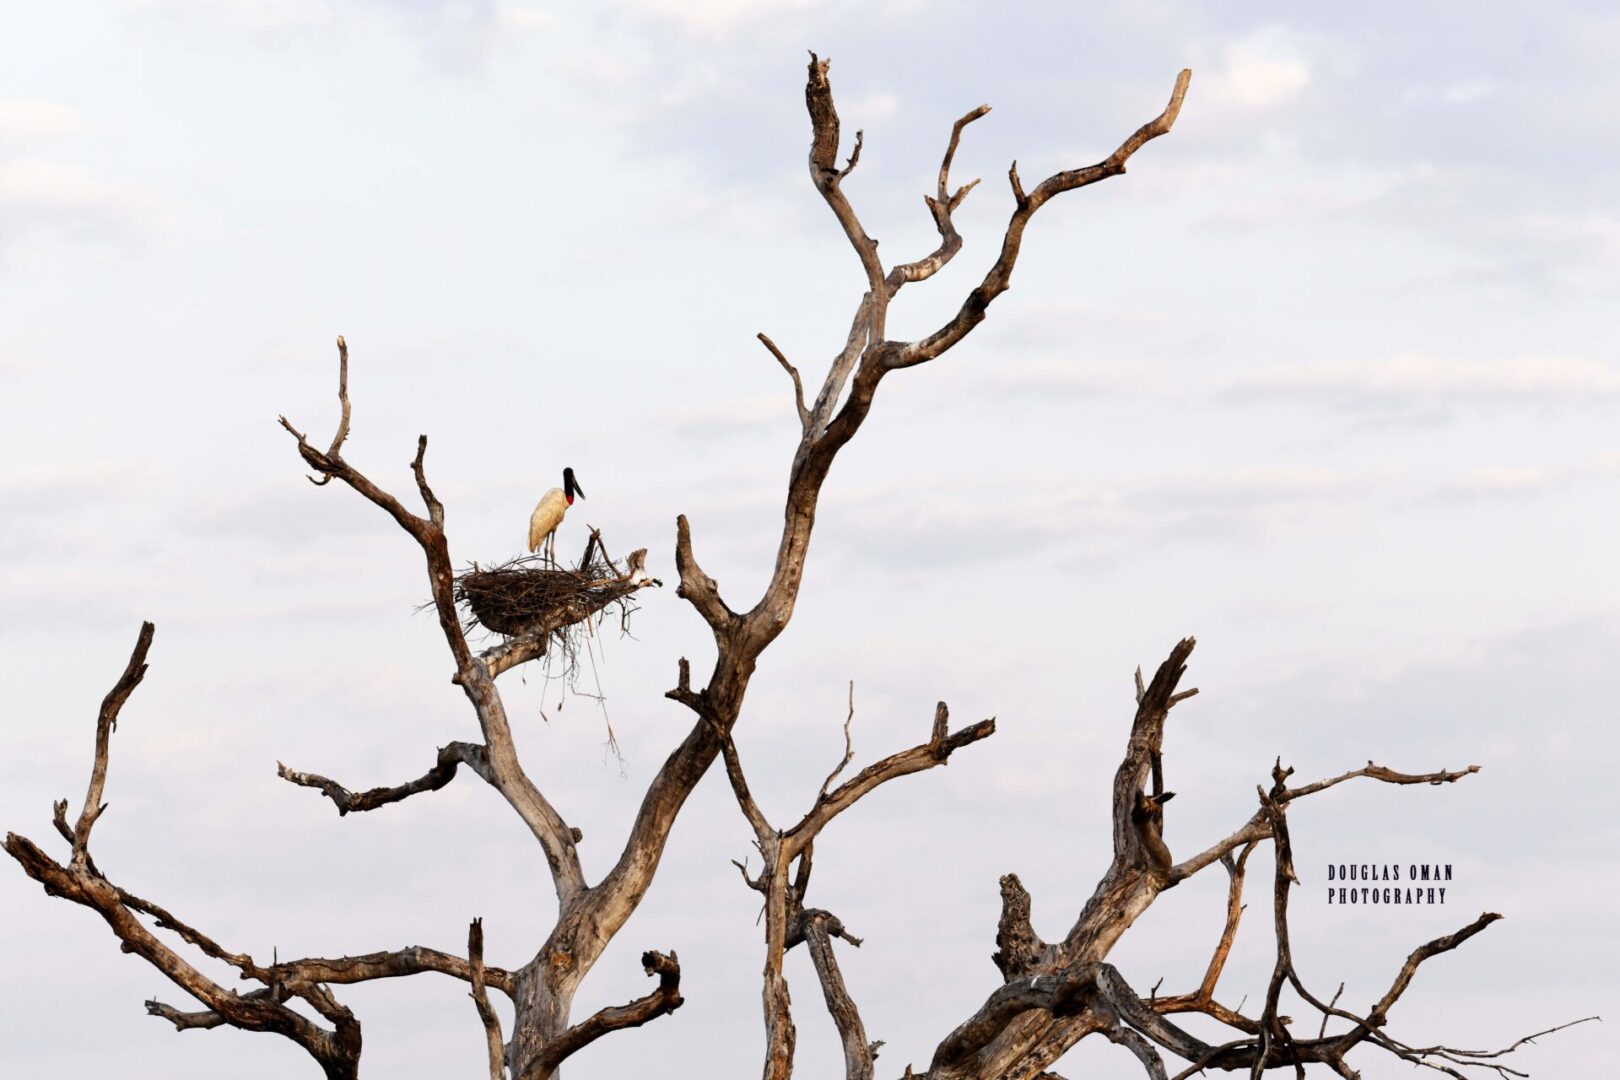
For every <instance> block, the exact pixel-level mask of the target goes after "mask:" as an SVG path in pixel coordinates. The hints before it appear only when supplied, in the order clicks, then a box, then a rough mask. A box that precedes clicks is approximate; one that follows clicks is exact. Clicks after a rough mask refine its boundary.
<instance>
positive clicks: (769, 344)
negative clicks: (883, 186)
mask: <svg viewBox="0 0 1620 1080" xmlns="http://www.w3.org/2000/svg"><path fill="white" fill-rule="evenodd" d="M858 151H859V147H858V146H857V152H858ZM850 168H854V164H853V162H852V163H851V165H850ZM755 336H756V337H758V338H759V341H760V344H762V345H764V346H765V347H766V348H767V349H769V350H770V351H771V355H772V356H774V357H776V362H777V363H778V364H781V365H782V370H783V371H785V372H787V373H788V377H789V378H791V379H792V380H793V407H794V408H795V409H796V410H798V414H799V427H800V428H802V429H804V430H806V431H808V430H809V428H810V410H809V409H807V408H805V407H804V383H803V382H801V381H800V380H799V369H798V368H796V367H794V366H793V365H792V364H791V363H790V362H789V361H788V358H787V357H786V356H783V355H782V350H781V349H778V348H777V347H776V342H774V341H772V340H771V339H770V338H768V337H766V336H765V335H764V334H763V333H760V334H756V335H755Z"/></svg>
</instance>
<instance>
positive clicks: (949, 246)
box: [884, 105, 990, 299]
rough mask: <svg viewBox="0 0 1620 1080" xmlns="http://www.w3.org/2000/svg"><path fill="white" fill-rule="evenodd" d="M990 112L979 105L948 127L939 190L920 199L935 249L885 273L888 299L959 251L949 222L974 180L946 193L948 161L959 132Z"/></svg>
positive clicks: (932, 272)
mask: <svg viewBox="0 0 1620 1080" xmlns="http://www.w3.org/2000/svg"><path fill="white" fill-rule="evenodd" d="M989 111H990V106H988V105H980V106H979V107H978V108H977V109H974V110H973V111H972V112H970V113H967V114H966V115H964V116H962V117H961V118H959V119H958V120H957V121H956V123H955V124H953V125H951V141H950V143H949V144H948V145H947V146H946V147H945V160H944V161H942V162H940V165H939V187H938V189H937V190H936V191H935V193H934V194H933V195H924V196H923V202H924V203H926V204H927V206H928V212H929V213H930V214H932V215H933V217H934V227H935V228H937V229H938V230H939V247H937V248H935V249H934V251H933V253H932V254H929V255H925V256H924V257H923V258H921V259H918V260H917V261H916V262H909V263H902V264H900V265H899V266H896V267H894V268H892V269H891V270H890V271H889V276H888V277H887V278H886V279H885V281H884V284H885V285H886V286H887V288H888V291H889V297H890V298H891V299H893V297H894V295H895V294H896V293H898V292H899V291H900V287H901V286H902V285H905V284H906V283H907V282H912V281H925V280H927V279H928V278H931V277H933V276H934V275H935V274H937V273H938V272H939V271H940V270H941V269H942V268H944V266H945V264H946V263H948V262H950V261H951V259H952V258H953V257H955V255H956V253H957V252H958V251H961V250H962V237H961V235H960V234H959V233H958V232H957V231H956V225H955V223H954V222H952V221H951V212H952V211H954V210H955V209H956V208H957V207H958V206H961V205H962V200H963V199H965V198H967V193H968V192H970V191H972V190H973V189H974V188H975V187H976V186H977V185H978V183H979V182H978V181H977V180H969V181H968V182H967V183H966V184H963V185H962V186H961V187H960V188H957V189H956V193H955V194H952V193H951V190H950V182H951V159H952V158H954V157H955V156H956V144H957V143H958V142H959V141H960V140H961V138H962V129H963V128H965V127H967V126H968V125H969V124H971V123H973V121H975V120H977V119H979V118H980V117H981V116H984V115H985V114H986V113H988V112H989Z"/></svg>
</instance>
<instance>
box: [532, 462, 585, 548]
mask: <svg viewBox="0 0 1620 1080" xmlns="http://www.w3.org/2000/svg"><path fill="white" fill-rule="evenodd" d="M575 495H578V496H579V497H580V498H582V499H583V498H584V497H585V492H584V490H583V489H581V488H580V486H579V484H578V482H577V481H575V480H574V470H573V469H564V470H563V486H562V487H560V488H552V489H551V490H550V491H548V492H546V493H545V494H544V495H542V496H540V501H539V502H538V503H536V504H535V507H534V513H532V514H530V515H529V551H530V553H531V554H532V553H533V552H536V551H539V550H540V547H541V545H542V544H543V545H545V549H546V552H545V557H546V559H547V560H548V561H549V562H550V563H551V564H552V565H553V566H555V565H557V556H556V550H557V526H559V525H561V524H562V519H563V515H564V514H566V513H568V508H569V507H570V506H573V505H574V496H575Z"/></svg>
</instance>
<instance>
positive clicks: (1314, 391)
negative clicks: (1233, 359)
mask: <svg viewBox="0 0 1620 1080" xmlns="http://www.w3.org/2000/svg"><path fill="white" fill-rule="evenodd" d="M1617 395H1620V371H1617V370H1615V369H1614V368H1613V367H1611V366H1610V365H1608V364H1604V363H1600V362H1598V361H1596V360H1587V359H1579V358H1573V357H1562V356H1526V357H1517V358H1513V359H1507V360H1487V361H1469V360H1458V359H1451V358H1444V357H1436V356H1428V355H1425V354H1422V353H1407V354H1403V355H1401V356H1397V357H1394V358H1393V359H1389V360H1378V361H1371V362H1368V363H1363V364H1315V365H1306V364H1295V365H1289V366H1285V367H1277V368H1273V369H1271V370H1269V371H1265V372H1261V373H1259V374H1256V375H1251V376H1248V377H1246V378H1242V379H1238V380H1234V381H1233V382H1231V383H1229V384H1227V386H1226V387H1224V388H1223V389H1222V390H1221V391H1220V396H1221V397H1222V398H1224V399H1226V400H1228V401H1235V402H1249V403H1252V402H1288V403H1298V404H1306V405H1313V406H1316V407H1319V408H1325V409H1331V410H1335V411H1341V412H1347V413H1355V414H1363V415H1366V414H1373V415H1402V414H1413V413H1433V414H1445V413H1449V412H1451V411H1453V410H1455V409H1456V408H1458V407H1459V406H1464V405H1470V406H1491V407H1497V408H1503V407H1513V406H1525V405H1553V404H1562V405H1568V404H1579V403H1582V402H1590V401H1599V400H1603V401H1606V400H1611V399H1613V398H1615V397H1616V396H1617Z"/></svg>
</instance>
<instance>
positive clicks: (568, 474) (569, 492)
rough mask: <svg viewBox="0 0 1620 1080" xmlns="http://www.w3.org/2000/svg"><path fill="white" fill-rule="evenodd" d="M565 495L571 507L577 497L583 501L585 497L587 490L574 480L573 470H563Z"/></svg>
mask: <svg viewBox="0 0 1620 1080" xmlns="http://www.w3.org/2000/svg"><path fill="white" fill-rule="evenodd" d="M563 495H564V496H565V497H567V499H568V505H570V506H572V505H573V504H574V496H575V495H578V496H579V497H580V498H582V499H583V498H584V497H585V489H584V488H582V487H580V486H579V481H577V480H575V479H574V470H573V469H564V470H563Z"/></svg>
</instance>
